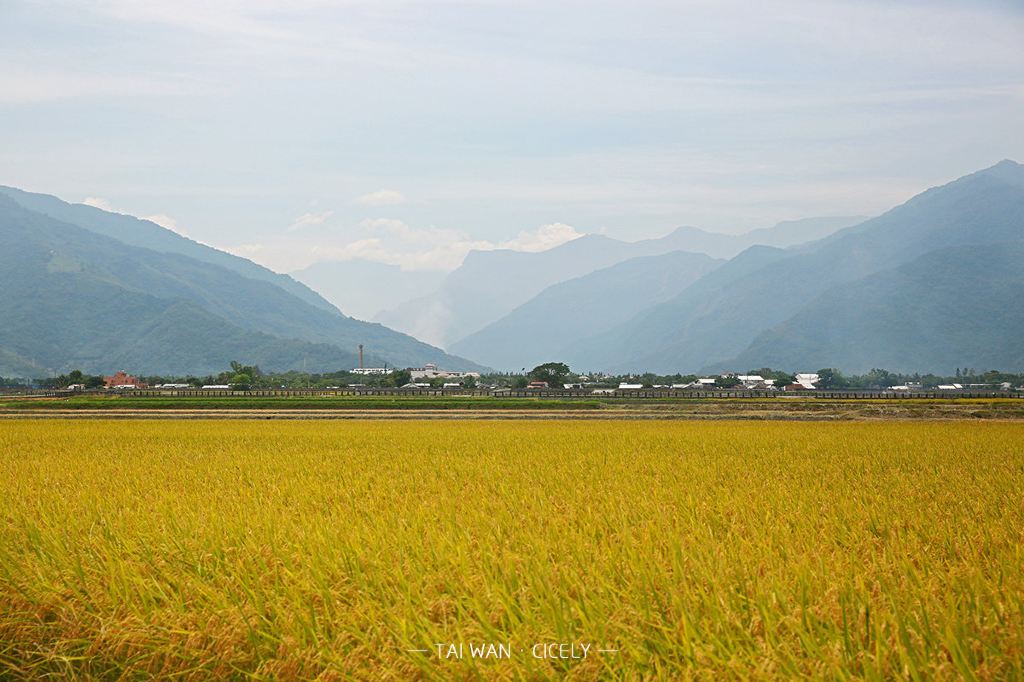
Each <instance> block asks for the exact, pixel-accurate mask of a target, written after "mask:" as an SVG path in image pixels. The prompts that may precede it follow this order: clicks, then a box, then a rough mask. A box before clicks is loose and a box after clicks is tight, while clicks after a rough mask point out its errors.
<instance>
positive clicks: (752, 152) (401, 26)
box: [0, 0, 1024, 271]
mask: <svg viewBox="0 0 1024 682" xmlns="http://www.w3.org/2000/svg"><path fill="white" fill-rule="evenodd" d="M1004 158H1013V159H1015V160H1018V161H1024V3H1021V2H1017V1H1006V2H1000V1H998V0H988V1H985V0H981V1H978V0H975V1H973V2H972V1H963V2H958V1H954V0H931V1H927V2H926V1H923V0H922V1H912V0H908V1H900V0H885V1H882V0H877V1H876V0H853V1H844V0H760V1H759V2H749V1H748V2H740V1H739V0H675V1H661V0H656V1H655V0H651V1H648V0H630V1H629V2H625V1H619V2H605V1H602V0H588V1H586V2H583V1H579V2H576V1H573V2H559V1H557V0H549V1H542V2H536V1H533V0H522V1H520V2H500V1H498V0H464V1H462V2H433V1H423V2H401V1H391V0H372V1H363V0H352V1H344V0H341V1H335V2H329V1H322V2H321V1H318V0H289V1H279V0H224V1H222V2H215V3H211V2H205V1H200V0H178V1H176V2H135V1H131V0H97V1H95V2H89V3H82V2H63V1H61V0H48V1H45V2H24V1H22V0H0V184H6V185H12V186H16V187H20V188H23V189H27V190H30V191H38V192H45V193H49V194H55V195H57V196H60V197H61V198H63V199H65V200H68V201H75V202H85V203H90V204H93V205H96V206H100V207H103V208H107V209H110V210H115V211H118V212H124V213H131V214H133V215H138V216H143V217H148V218H150V219H152V220H154V221H155V222H158V223H160V224H162V225H164V226H166V227H169V228H171V229H174V230H176V231H178V232H180V233H181V234H184V235H186V236H188V237H190V238H192V239H196V240H198V241H202V242H204V243H207V244H210V245H213V246H216V247H218V248H223V249H225V250H229V251H232V252H234V253H237V254H239V255H243V256H246V257H248V258H252V259H253V260H255V261H257V262H259V263H262V264H264V265H267V266H269V267H272V268H274V269H276V270H279V271H291V270H294V269H297V268H301V267H304V266H306V265H309V264H311V263H313V262H317V261H322V260H346V259H351V258H365V259H368V260H375V261H380V262H387V263H393V264H398V265H401V266H402V267H404V268H407V269H438V270H447V269H451V268H454V267H456V266H457V265H458V264H459V263H460V262H461V260H462V258H463V257H464V255H465V253H466V252H467V251H468V250H469V249H474V248H476V249H491V248H515V249H522V250H542V249H545V248H550V247H552V246H555V245H557V244H559V243H562V242H564V241H567V240H569V239H572V238H575V237H577V236H579V235H580V234H585V233H602V234H607V235H609V236H613V237H618V238H621V239H627V240H635V239H642V238H650V237H656V236H660V235H662V234H665V233H667V232H669V231H671V230H672V229H674V228H675V227H678V226H681V225H692V226H697V227H702V228H705V229H708V230H713V231H720V232H741V231H745V230H748V229H753V228H758V227H764V226H768V225H772V224H774V223H776V222H779V221H781V220H789V219H797V218H804V217H812V216H822V215H873V214H877V213H880V212H882V211H884V210H886V209H888V208H890V207H892V206H893V205H896V204H898V203H901V202H903V201H905V200H906V199H908V198H910V197H911V196H912V195H914V194H915V193H917V192H920V191H922V190H924V189H926V188H928V187H930V186H934V185H937V184H941V183H944V182H947V181H949V180H952V179H954V178H956V177H959V176H961V175H965V174H967V173H969V172H972V171H974V170H978V169H980V168H983V167H986V166H990V165H992V164H994V163H996V162H998V161H999V160H1001V159H1004Z"/></svg>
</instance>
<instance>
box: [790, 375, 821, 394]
mask: <svg viewBox="0 0 1024 682" xmlns="http://www.w3.org/2000/svg"><path fill="white" fill-rule="evenodd" d="M795 378H796V383H798V384H800V385H801V386H803V387H804V388H806V389H807V390H808V391H813V390H814V389H816V388H817V385H816V384H817V383H818V382H819V381H821V377H820V376H818V375H817V374H810V373H805V374H797V375H796V377H795Z"/></svg>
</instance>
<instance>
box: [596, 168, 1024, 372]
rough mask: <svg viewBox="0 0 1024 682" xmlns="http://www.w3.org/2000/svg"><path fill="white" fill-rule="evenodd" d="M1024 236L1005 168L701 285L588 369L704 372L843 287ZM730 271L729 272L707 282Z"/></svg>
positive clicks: (1017, 188) (632, 330) (641, 319)
mask: <svg viewBox="0 0 1024 682" xmlns="http://www.w3.org/2000/svg"><path fill="white" fill-rule="evenodd" d="M1022 230H1024V167H1021V166H1020V165H1018V164H1015V163H1013V162H1003V163H1000V164H999V165H997V166H995V167H993V168H990V169H986V170H984V171H979V172H977V173H974V174H972V175H969V176H966V177H963V178H960V179H959V180H956V181H954V182H951V183H949V184H947V185H944V186H942V187H937V188H933V189H931V190H928V191H926V192H924V193H922V194H920V195H918V196H916V197H914V198H913V199H911V200H910V201H908V202H906V203H905V204H903V205H901V206H898V207H896V208H894V209H892V210H891V211H889V212H887V213H885V214H884V215H882V216H879V217H877V218H873V219H871V220H868V221H865V222H864V223H862V224H860V225H857V226H854V227H850V228H847V229H845V230H842V231H840V232H838V233H836V234H834V235H832V236H830V237H827V238H825V239H823V240H821V241H819V242H816V243H814V244H810V245H804V246H800V247H794V248H792V249H789V250H787V251H786V252H784V253H785V254H786V256H785V257H784V258H781V259H779V260H777V261H775V262H772V263H770V264H767V265H765V266H764V267H760V268H756V269H754V270H752V271H750V272H748V273H746V274H745V275H744V276H742V277H737V278H734V279H732V280H731V281H728V282H721V283H719V284H718V285H716V286H709V285H707V284H703V285H702V283H701V282H697V283H696V284H695V285H694V286H693V287H690V289H688V290H687V291H685V292H683V294H681V295H680V296H678V297H676V299H673V300H671V301H668V302H666V303H664V304H661V305H659V306H655V307H652V308H651V309H650V310H647V311H644V312H643V313H641V314H640V315H638V316H637V317H636V318H634V319H632V320H630V321H629V322H628V323H626V324H623V325H620V326H619V327H618V328H616V329H614V330H612V331H610V332H609V333H608V334H606V335H604V336H603V337H602V338H600V339H593V340H591V341H590V342H588V343H587V344H585V346H584V347H585V349H586V353H584V354H583V358H582V359H583V360H585V361H586V363H587V364H586V366H588V367H591V368H594V369H598V368H601V369H615V370H639V369H647V370H654V371H666V372H667V371H673V372H675V371H696V370H699V369H701V368H703V367H705V366H708V365H714V364H716V363H720V362H722V361H724V360H726V359H728V358H731V357H735V356H737V355H738V354H740V353H741V352H742V351H743V350H744V349H745V348H746V347H747V346H748V345H750V343H751V342H752V341H753V339H754V338H755V337H757V336H758V335H759V334H760V333H761V332H763V331H765V330H767V329H769V328H771V327H773V326H775V325H778V324H780V323H781V322H783V321H784V320H786V319H788V318H790V317H792V316H793V315H795V314H797V313H798V312H799V311H800V310H801V309H802V308H803V307H804V306H805V305H807V304H808V303H810V302H811V301H813V300H814V299H815V298H816V297H817V296H819V295H821V294H822V293H824V292H825V291H827V290H828V289H831V288H832V287H834V286H837V285H842V284H845V283H848V282H853V281H856V280H858V279H861V278H863V277H866V276H868V275H870V274H872V273H875V272H880V271H882V270H886V269H891V268H895V267H898V266H899V265H901V264H904V263H907V262H909V261H912V260H914V259H916V258H918V257H919V256H921V255H923V254H925V253H927V252H929V251H933V250H936V249H940V248H944V247H949V246H956V245H967V244H993V243H1000V242H1007V241H1016V240H1019V239H1020V237H1021V234H1022ZM741 257H742V256H741ZM731 271H732V269H731V268H730V267H729V265H726V266H723V267H722V268H720V269H719V270H717V271H715V272H713V273H711V275H709V276H708V278H716V277H720V276H721V275H722V274H724V273H729V272H731Z"/></svg>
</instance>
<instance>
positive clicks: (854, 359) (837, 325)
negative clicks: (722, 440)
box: [725, 242, 1024, 373]
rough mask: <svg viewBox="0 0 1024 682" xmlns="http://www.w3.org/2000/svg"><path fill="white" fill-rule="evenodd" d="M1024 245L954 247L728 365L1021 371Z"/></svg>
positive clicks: (809, 311)
mask: <svg viewBox="0 0 1024 682" xmlns="http://www.w3.org/2000/svg"><path fill="white" fill-rule="evenodd" d="M1022 263H1024V242H1016V243H1012V244H996V245H983V246H975V245H971V246H954V247H950V248H946V249H940V250H938V251H933V252H931V253H928V254H925V255H924V256H921V257H920V258H918V259H916V260H914V261H911V262H910V263H908V264H906V265H902V266H900V267H898V268H895V269H892V270H885V271H882V272H878V273H875V274H873V275H870V276H868V277H866V278H863V279H860V280H857V281H856V282H851V283H850V284H847V285H844V286H841V287H834V288H832V289H829V290H828V291H826V292H825V293H824V294H822V295H821V296H819V297H818V298H817V299H815V300H814V301H812V302H811V303H810V304H808V305H807V306H805V307H804V308H803V309H802V310H801V311H800V312H799V313H797V314H796V315H794V316H793V317H791V318H789V319H788V320H786V321H785V322H783V323H782V324H781V325H779V326H777V327H775V328H773V329H771V330H769V331H766V332H763V333H762V334H761V335H760V336H758V337H757V338H756V339H755V340H754V342H753V343H752V344H751V345H750V347H749V348H747V349H746V350H745V351H744V352H743V353H741V354H740V355H739V357H737V358H734V359H732V360H730V361H728V362H726V363H725V364H726V365H728V366H730V367H737V368H749V367H762V366H770V367H787V368H791V367H803V368H813V369H818V368H821V367H831V366H838V367H841V368H843V369H845V370H848V371H853V372H860V373H862V372H867V371H868V370H870V369H871V368H873V367H884V368H886V369H890V370H896V371H901V372H929V371H945V372H947V373H950V372H952V369H953V368H954V367H961V366H964V367H966V366H970V367H980V368H985V369H992V368H1000V369H1004V370H1007V371H1021V370H1024V343H1021V339H1024V305H1022V304H1021V296H1022V295H1024V267H1021V264H1022Z"/></svg>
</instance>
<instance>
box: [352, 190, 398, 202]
mask: <svg viewBox="0 0 1024 682" xmlns="http://www.w3.org/2000/svg"><path fill="white" fill-rule="evenodd" d="M355 202H356V203H357V204H360V205H362V206H395V205H398V204H404V203H405V196H404V195H403V194H402V193H401V192H396V191H395V190H393V189H379V190H377V191H376V192H370V193H369V194H364V195H362V196H361V197H356V200H355Z"/></svg>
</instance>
